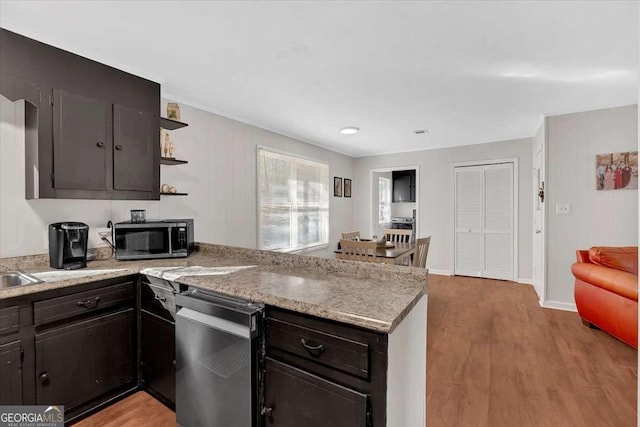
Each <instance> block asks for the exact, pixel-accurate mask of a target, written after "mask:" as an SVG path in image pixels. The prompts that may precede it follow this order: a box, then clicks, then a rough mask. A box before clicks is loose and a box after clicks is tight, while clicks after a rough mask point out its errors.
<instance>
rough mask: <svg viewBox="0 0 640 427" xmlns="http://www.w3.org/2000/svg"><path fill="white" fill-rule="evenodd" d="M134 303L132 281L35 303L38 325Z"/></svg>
mask: <svg viewBox="0 0 640 427" xmlns="http://www.w3.org/2000/svg"><path fill="white" fill-rule="evenodd" d="M132 303H133V284H132V282H127V283H120V284H118V285H113V286H107V287H105V288H100V289H94V290H92V291H85V292H78V293H77V294H73V295H66V296H63V297H59V298H53V299H49V300H46V301H40V302H36V303H34V304H33V316H34V323H35V325H36V326H38V325H43V324H45V323H51V322H56V321H58V320H63V319H68V318H71V317H74V316H79V315H82V314H85V313H90V312H93V311H98V310H102V309H105V308H109V307H115V306H119V305H130V304H132Z"/></svg>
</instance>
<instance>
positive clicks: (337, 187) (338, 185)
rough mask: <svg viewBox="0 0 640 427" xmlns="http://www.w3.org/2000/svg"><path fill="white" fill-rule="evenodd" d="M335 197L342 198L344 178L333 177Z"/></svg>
mask: <svg viewBox="0 0 640 427" xmlns="http://www.w3.org/2000/svg"><path fill="white" fill-rule="evenodd" d="M333 197H342V178H340V177H339V176H334V177H333Z"/></svg>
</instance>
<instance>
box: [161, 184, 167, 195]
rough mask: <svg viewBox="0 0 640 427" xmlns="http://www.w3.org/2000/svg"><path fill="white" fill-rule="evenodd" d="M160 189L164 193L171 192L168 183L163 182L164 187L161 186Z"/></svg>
mask: <svg viewBox="0 0 640 427" xmlns="http://www.w3.org/2000/svg"><path fill="white" fill-rule="evenodd" d="M160 191H161V192H162V193H168V192H169V186H168V185H167V184H162V187H160Z"/></svg>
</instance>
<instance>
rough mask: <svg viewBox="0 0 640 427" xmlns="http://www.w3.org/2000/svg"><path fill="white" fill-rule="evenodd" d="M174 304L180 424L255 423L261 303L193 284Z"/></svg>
mask: <svg viewBox="0 0 640 427" xmlns="http://www.w3.org/2000/svg"><path fill="white" fill-rule="evenodd" d="M176 307H177V313H176V418H177V422H178V424H179V425H181V426H184V427H199V426H207V427H218V426H220V427H223V426H225V427H226V426H228V427H257V426H259V420H260V419H261V417H260V407H261V397H260V396H261V395H262V393H261V392H260V389H261V386H260V384H261V368H260V363H261V359H262V354H263V351H264V345H263V342H264V340H263V338H262V335H263V334H262V319H263V312H264V308H263V307H261V306H259V305H255V304H251V303H249V302H247V301H244V300H240V299H235V298H231V297H227V296H223V295H220V294H214V293H209V292H205V291H200V290H191V289H190V290H188V291H186V292H183V293H181V294H179V295H176Z"/></svg>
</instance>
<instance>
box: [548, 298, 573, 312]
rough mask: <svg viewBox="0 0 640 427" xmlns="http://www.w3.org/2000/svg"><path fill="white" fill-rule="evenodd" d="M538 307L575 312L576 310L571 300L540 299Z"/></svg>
mask: <svg viewBox="0 0 640 427" xmlns="http://www.w3.org/2000/svg"><path fill="white" fill-rule="evenodd" d="M540 307H544V308H553V309H554V310H564V311H575V312H577V311H578V309H577V308H576V305H575V303H572V302H562V301H548V300H547V301H543V300H540Z"/></svg>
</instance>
